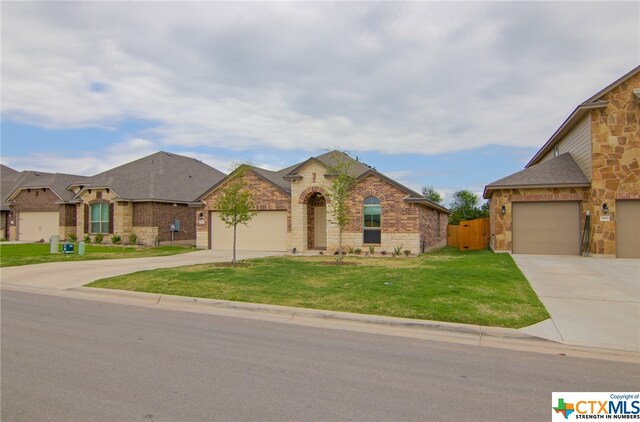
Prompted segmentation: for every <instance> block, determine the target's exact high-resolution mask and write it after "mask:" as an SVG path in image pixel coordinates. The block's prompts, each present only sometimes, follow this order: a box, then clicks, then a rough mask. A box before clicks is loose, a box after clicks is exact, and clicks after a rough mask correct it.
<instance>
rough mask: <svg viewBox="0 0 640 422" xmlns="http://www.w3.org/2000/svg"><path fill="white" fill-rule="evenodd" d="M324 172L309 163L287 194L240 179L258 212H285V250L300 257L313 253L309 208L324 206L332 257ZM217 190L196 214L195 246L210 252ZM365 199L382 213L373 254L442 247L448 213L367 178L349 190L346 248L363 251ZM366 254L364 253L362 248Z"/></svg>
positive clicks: (333, 229) (255, 179)
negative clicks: (374, 202)
mask: <svg viewBox="0 0 640 422" xmlns="http://www.w3.org/2000/svg"><path fill="white" fill-rule="evenodd" d="M326 173H327V168H326V167H325V166H324V165H322V164H320V163H319V162H316V161H314V160H311V161H309V162H308V163H307V164H305V165H304V166H303V167H301V168H300V169H298V171H297V174H298V175H300V176H301V179H298V180H293V181H292V182H291V194H290V195H289V194H287V193H286V192H284V191H283V190H281V189H279V188H278V187H276V186H274V185H273V184H271V183H270V182H267V181H265V180H264V179H262V178H260V177H259V176H256V175H255V174H254V173H253V172H248V173H247V174H246V175H245V176H244V177H245V181H246V183H247V186H248V189H249V190H250V191H251V192H252V194H253V200H254V202H255V203H256V205H257V207H256V208H257V209H258V210H286V211H288V215H289V218H288V221H287V226H288V227H287V230H288V232H289V236H288V249H289V250H292V249H293V248H295V249H296V250H297V251H299V252H305V251H308V250H311V249H312V248H313V239H312V236H311V233H312V228H313V227H314V224H313V223H314V221H313V218H314V213H313V212H311V208H312V207H313V206H322V205H325V206H326V208H327V210H326V215H327V223H326V229H327V247H326V249H327V251H329V253H332V252H333V251H335V250H337V248H338V237H339V230H338V227H337V225H336V224H334V223H332V217H331V209H332V208H331V207H332V204H331V200H330V198H328V195H327V192H328V190H329V187H330V185H331V179H330V178H327V177H325V174H326ZM222 186H224V185H221V186H220V187H218V188H217V189H216V190H214V191H213V192H211V193H210V194H208V195H206V196H205V197H204V199H203V202H204V204H205V206H204V209H199V210H197V211H196V214H197V216H198V222H197V247H198V248H203V249H204V248H209V247H210V244H209V243H210V242H209V241H210V232H209V216H210V211H215V203H216V201H217V199H218V196H219V192H220V188H222ZM367 196H376V197H377V198H379V199H380V203H381V211H382V223H381V224H382V235H381V243H380V244H376V245H374V246H375V248H376V251H382V250H386V251H388V252H391V251H392V250H393V248H394V247H396V246H400V245H402V249H403V250H404V249H408V250H411V252H412V253H419V252H420V251H421V250H422V249H423V247H424V249H433V248H435V247H439V246H444V245H445V244H446V227H447V217H448V216H447V214H446V213H442V212H439V211H436V210H433V209H430V208H427V207H425V206H423V205H418V204H410V203H406V202H405V201H404V198H405V197H406V196H407V193H406V192H404V191H403V190H401V189H399V188H398V187H396V186H394V185H393V184H390V183H389V182H387V181H385V180H383V179H382V178H380V177H377V176H375V175H369V176H367V177H366V178H364V179H363V180H360V181H359V182H358V183H357V184H356V185H354V186H353V187H352V188H351V196H350V198H349V207H350V209H351V210H352V214H351V221H350V224H349V225H348V227H347V228H346V229H345V230H344V232H343V234H342V235H343V246H344V247H345V248H346V247H348V246H351V247H353V248H361V249H365V248H367V247H368V246H369V245H364V244H363V232H362V230H363V227H362V226H363V200H364V198H366V197H367ZM365 250H366V249H365Z"/></svg>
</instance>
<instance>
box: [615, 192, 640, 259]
mask: <svg viewBox="0 0 640 422" xmlns="http://www.w3.org/2000/svg"><path fill="white" fill-rule="evenodd" d="M616 214H618V215H617V216H616V239H617V241H616V256H617V257H618V258H640V201H616Z"/></svg>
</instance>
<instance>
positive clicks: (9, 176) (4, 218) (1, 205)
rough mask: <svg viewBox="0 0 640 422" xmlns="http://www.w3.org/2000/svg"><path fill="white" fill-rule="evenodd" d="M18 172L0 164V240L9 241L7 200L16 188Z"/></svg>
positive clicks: (9, 220)
mask: <svg viewBox="0 0 640 422" xmlns="http://www.w3.org/2000/svg"><path fill="white" fill-rule="evenodd" d="M19 176H20V172H19V171H17V170H14V169H12V168H11V167H7V166H5V165H3V164H0V238H1V239H9V225H10V222H11V219H10V218H11V216H10V212H9V204H8V202H7V199H8V198H9V195H10V194H11V192H13V190H14V189H15V187H16V182H17V180H18V177H19Z"/></svg>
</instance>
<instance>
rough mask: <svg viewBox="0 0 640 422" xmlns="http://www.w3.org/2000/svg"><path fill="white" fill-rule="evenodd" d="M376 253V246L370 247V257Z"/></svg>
mask: <svg viewBox="0 0 640 422" xmlns="http://www.w3.org/2000/svg"><path fill="white" fill-rule="evenodd" d="M375 252H376V248H375V246H369V255H373V254H374V253H375Z"/></svg>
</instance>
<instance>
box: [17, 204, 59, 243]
mask: <svg viewBox="0 0 640 422" xmlns="http://www.w3.org/2000/svg"><path fill="white" fill-rule="evenodd" d="M19 218H20V220H19V222H18V230H19V233H18V239H19V240H25V241H31V242H34V241H38V240H40V239H44V240H46V241H48V240H49V239H50V238H51V236H54V235H55V236H57V235H58V231H59V227H60V226H59V220H58V212H57V211H56V212H21V213H20V214H19Z"/></svg>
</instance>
